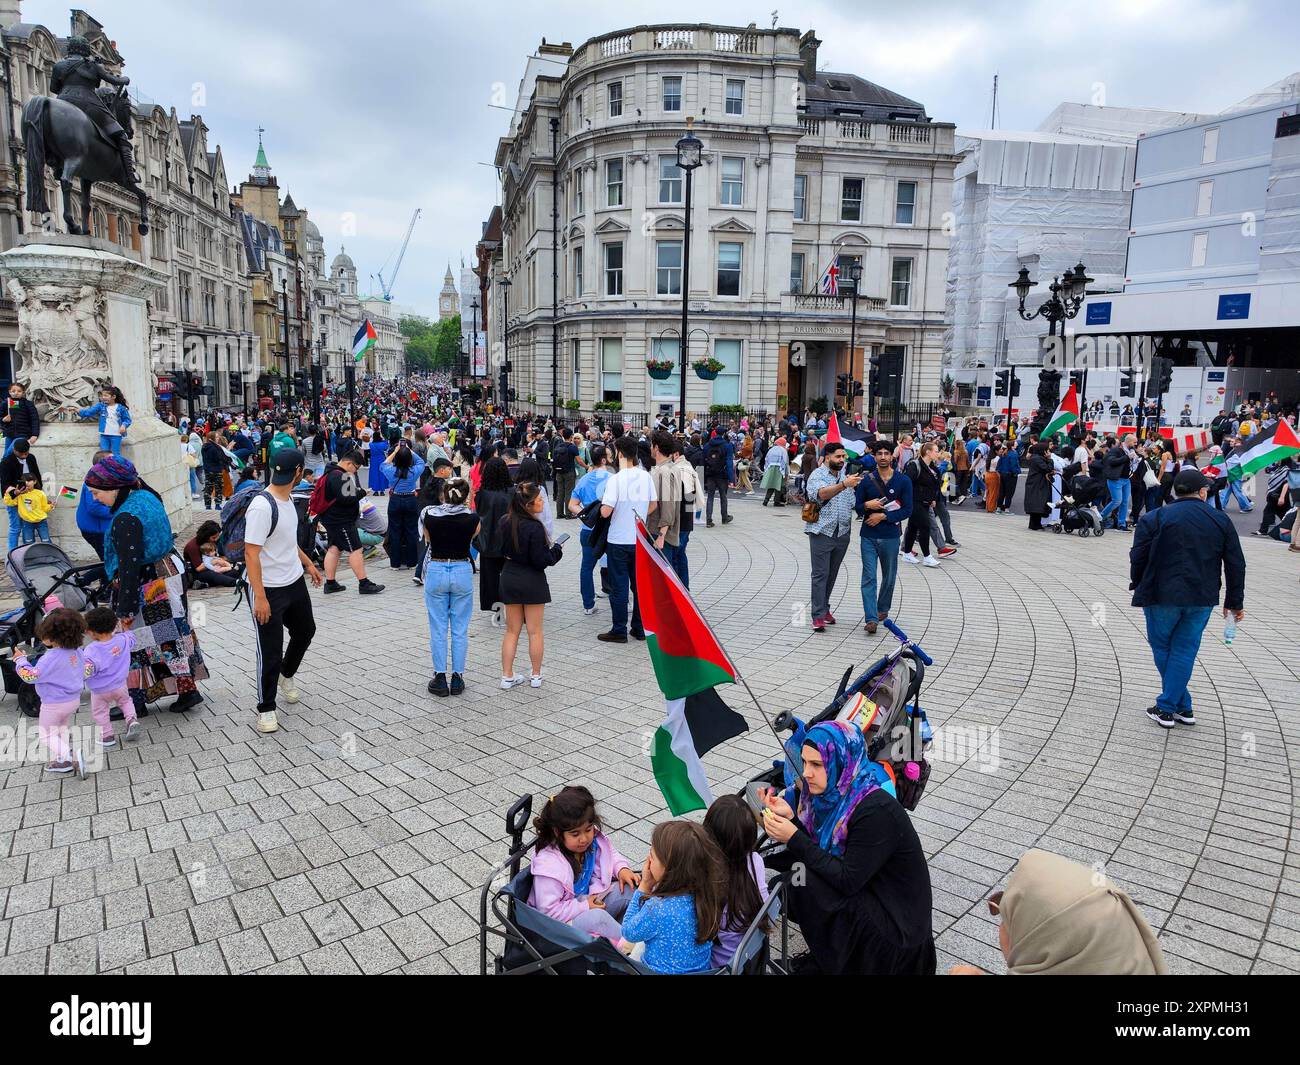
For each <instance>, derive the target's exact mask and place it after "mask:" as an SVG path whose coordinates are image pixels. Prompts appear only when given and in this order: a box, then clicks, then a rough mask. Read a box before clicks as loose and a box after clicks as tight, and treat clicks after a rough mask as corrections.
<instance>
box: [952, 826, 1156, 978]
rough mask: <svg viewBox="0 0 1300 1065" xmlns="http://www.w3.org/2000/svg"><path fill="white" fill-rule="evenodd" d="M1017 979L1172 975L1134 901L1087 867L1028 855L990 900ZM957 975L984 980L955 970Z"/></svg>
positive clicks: (966, 969)
mask: <svg viewBox="0 0 1300 1065" xmlns="http://www.w3.org/2000/svg"><path fill="white" fill-rule="evenodd" d="M988 906H989V913H991V914H992V915H993V916H994V917H1000V918H1001V919H1002V923H1001V925H1000V926H999V928H998V945H999V946H1000V947H1001V948H1002V956H1003V957H1004V958H1006V959H1007V972H1008V973H1009V974H1011V975H1013V976H1166V975H1168V973H1169V968H1168V966H1166V965H1165V958H1164V955H1163V954H1162V953H1161V951H1160V945H1159V944H1158V943H1157V942H1156V937H1155V933H1154V932H1152V931H1151V926H1150V925H1149V924H1147V920H1146V918H1145V917H1143V916H1142V913H1141V911H1139V910H1138V908H1137V907H1136V906H1135V905H1134V904H1133V900H1132V899H1130V898H1129V897H1128V895H1126V894H1125V893H1124V892H1123V891H1121V890H1120V889H1119V888H1118V887H1116V886H1115V885H1114V884H1112V883H1111V882H1110V881H1109V880H1107V879H1106V877H1105V876H1102V875H1099V874H1098V873H1096V872H1095V871H1094V870H1092V869H1089V868H1088V867H1087V866H1084V865H1080V864H1079V863H1078V862H1072V861H1070V860H1069V859H1068V858H1062V857H1061V856H1060V855H1059V854H1049V853H1048V852H1047V851H1041V850H1036V849H1035V850H1029V851H1025V853H1024V854H1023V855H1022V856H1021V858H1020V861H1019V862H1017V863H1016V867H1015V869H1013V870H1012V872H1011V877H1010V879H1009V880H1008V881H1007V886H1006V890H1005V891H995V892H994V893H993V894H992V895H991V896H989V900H988ZM948 972H949V975H952V976H979V975H984V973H983V970H982V969H978V968H976V967H975V966H974V965H955V966H953V968H951V969H949V970H948Z"/></svg>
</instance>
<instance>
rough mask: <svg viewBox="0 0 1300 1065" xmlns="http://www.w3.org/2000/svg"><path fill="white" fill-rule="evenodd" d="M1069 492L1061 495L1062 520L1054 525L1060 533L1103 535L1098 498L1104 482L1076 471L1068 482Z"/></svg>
mask: <svg viewBox="0 0 1300 1065" xmlns="http://www.w3.org/2000/svg"><path fill="white" fill-rule="evenodd" d="M1066 484H1067V487H1068V488H1069V492H1068V493H1062V495H1061V520H1060V521H1059V522H1058V523H1057V524H1056V525H1055V526H1054V528H1055V529H1056V531H1057V532H1058V533H1078V534H1079V535H1080V536H1101V535H1102V534H1103V533H1105V531H1106V530H1105V529H1103V528H1102V527H1101V511H1099V510H1098V509H1097V499H1098V498H1099V497H1100V496H1101V492H1102V483H1101V481H1099V480H1098V479H1097V478H1096V477H1089V476H1088V474H1087V473H1082V472H1081V473H1076V474H1075V475H1074V476H1072V477H1070V478H1069V480H1068V481H1067V482H1066Z"/></svg>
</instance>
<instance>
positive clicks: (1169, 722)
mask: <svg viewBox="0 0 1300 1065" xmlns="http://www.w3.org/2000/svg"><path fill="white" fill-rule="evenodd" d="M1147 717H1149V718H1150V719H1151V720H1152V721H1154V722H1155V723H1156V724H1157V725H1159V726H1160V727H1161V728H1173V727H1174V723H1175V722H1174V715H1173V714H1166V713H1163V712H1162V711H1161V710H1160V708H1159V707H1155V706H1148V707H1147Z"/></svg>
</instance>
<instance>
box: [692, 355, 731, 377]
mask: <svg viewBox="0 0 1300 1065" xmlns="http://www.w3.org/2000/svg"><path fill="white" fill-rule="evenodd" d="M691 365H692V366H694V367H695V376H696V377H698V378H699V379H700V380H702V381H716V380H717V378H718V374H720V373H722V371H723V370H724V369H726V366H725V364H723V363H722V362H720V361H719V360H717V359H696V360H695V361H694V362H693V363H691Z"/></svg>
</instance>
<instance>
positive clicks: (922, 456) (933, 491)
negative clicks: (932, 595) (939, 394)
mask: <svg viewBox="0 0 1300 1065" xmlns="http://www.w3.org/2000/svg"><path fill="white" fill-rule="evenodd" d="M937 449H938V445H937V444H935V443H934V442H933V441H930V442H928V443H925V444H922V445H921V450H920V452H919V453H918V454H917V456H916V459H915V460H914V461H912V462H909V463H908V464H907V468H906V469H905V470H904V471H903V472H904V473H905V474H906V475H907V476H908V478H910V480H911V482H912V514H911V516H910V517H909V518H908V519H907V529H906V531H905V532H904V533H903V561H904V562H911V563H912V564H913V565H915V564H916V563H917V562H918V561H920V560H918V559H917V557H916V556H915V555H914V554H912V545H913V544H914V543H916V542H918V541H919V542H920V544H921V555H922V558H923V559H924V562H925V565H927V566H937V565H939V560H938V559H937V558H936V557H935V556H934V553H933V551H932V549H931V547H930V509H931V508H932V507H933V506H934V501H935V500H936V499H938V498H939V475H938V474H937V473H936V472H935V469H934V466H933V462H934V456H935V453H936V451H937Z"/></svg>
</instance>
